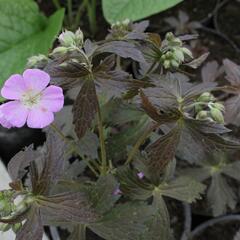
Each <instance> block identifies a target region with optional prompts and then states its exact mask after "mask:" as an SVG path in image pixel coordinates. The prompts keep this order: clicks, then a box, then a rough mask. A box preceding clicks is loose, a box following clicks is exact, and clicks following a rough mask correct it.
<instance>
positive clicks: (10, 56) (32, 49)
mask: <svg viewBox="0 0 240 240" xmlns="http://www.w3.org/2000/svg"><path fill="white" fill-rule="evenodd" d="M0 12H1V16H0V21H1V27H0V35H1V41H0V56H1V58H0V68H1V69H2V70H1V73H0V87H1V86H2V84H3V82H4V81H5V80H6V79H7V78H8V77H9V76H10V75H11V74H13V73H21V72H22V71H23V70H24V67H25V65H26V62H27V59H28V58H29V57H31V56H33V55H36V54H40V53H41V54H47V53H48V51H49V49H50V48H51V47H52V44H53V42H54V39H55V37H56V35H57V34H58V32H59V31H60V30H61V26H62V21H63V17H64V10H63V9H61V10H59V11H57V12H56V13H54V14H53V15H52V16H51V17H50V18H46V17H45V16H43V14H42V13H40V11H39V9H38V6H37V4H36V3H35V1H32V0H11V1H9V0H1V1H0Z"/></svg>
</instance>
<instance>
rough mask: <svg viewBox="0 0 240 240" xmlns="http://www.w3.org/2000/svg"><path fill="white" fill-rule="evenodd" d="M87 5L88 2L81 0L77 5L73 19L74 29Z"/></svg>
mask: <svg viewBox="0 0 240 240" xmlns="http://www.w3.org/2000/svg"><path fill="white" fill-rule="evenodd" d="M87 5H88V0H83V1H82V3H81V4H80V5H79V7H78V10H77V14H76V17H75V23H74V28H75V29H76V28H77V27H78V26H79V22H80V19H81V15H82V12H83V11H84V9H85V8H87Z"/></svg>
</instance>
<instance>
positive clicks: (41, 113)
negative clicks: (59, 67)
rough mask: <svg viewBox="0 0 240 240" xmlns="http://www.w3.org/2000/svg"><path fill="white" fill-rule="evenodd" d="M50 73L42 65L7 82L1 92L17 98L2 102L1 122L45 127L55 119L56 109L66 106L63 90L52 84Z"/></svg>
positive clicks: (17, 125)
mask: <svg viewBox="0 0 240 240" xmlns="http://www.w3.org/2000/svg"><path fill="white" fill-rule="evenodd" d="M49 82H50V76H49V75H48V74H47V73H46V72H44V71H42V70H39V69H27V70H26V71H25V72H24V73H23V76H21V75H19V74H15V75H12V76H11V77H10V78H9V79H8V80H7V81H6V82H5V84H4V86H3V88H2V90H1V94H2V96H3V97H4V98H6V99H9V100H13V101H9V102H7V103H5V104H2V105H1V106H0V124H1V125H2V126H4V127H6V128H10V127H18V128H20V127H22V126H24V124H25V123H27V125H28V127H30V128H44V127H46V126H48V125H49V124H51V123H52V122H53V121H54V114H53V113H54V112H58V111H60V110H61V109H62V108H63V104H64V96H63V91H62V89H61V88H60V87H57V86H49V87H47V86H48V84H49Z"/></svg>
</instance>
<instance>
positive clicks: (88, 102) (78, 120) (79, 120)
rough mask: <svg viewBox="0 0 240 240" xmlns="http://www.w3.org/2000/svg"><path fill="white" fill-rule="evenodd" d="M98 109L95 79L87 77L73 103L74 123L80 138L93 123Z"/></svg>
mask: <svg viewBox="0 0 240 240" xmlns="http://www.w3.org/2000/svg"><path fill="white" fill-rule="evenodd" d="M97 110H98V99H97V95H96V89H95V84H94V81H93V80H91V79H87V80H86V81H85V82H84V84H83V86H82V88H81V90H80V92H79V94H78V96H77V99H76V100H75V102H74V105H73V123H74V124H75V132H76V134H77V136H78V138H79V139H80V138H82V137H83V136H84V135H85V133H86V131H87V129H89V128H90V127H91V125H92V121H93V120H94V118H95V115H96V112H97Z"/></svg>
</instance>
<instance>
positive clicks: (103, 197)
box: [87, 174, 119, 214]
mask: <svg viewBox="0 0 240 240" xmlns="http://www.w3.org/2000/svg"><path fill="white" fill-rule="evenodd" d="M117 188H118V182H117V181H116V179H115V178H114V177H113V176H112V175H110V174H108V175H107V176H101V177H100V178H99V179H98V181H97V182H96V183H95V184H94V185H93V186H91V187H90V188H89V189H87V194H88V196H89V201H90V202H91V204H92V207H93V208H94V209H95V210H96V211H97V212H98V213H100V214H103V213H106V212H108V211H109V210H110V209H111V208H113V206H114V204H115V203H116V201H117V200H118V199H119V196H116V195H114V191H115V190H116V189H117Z"/></svg>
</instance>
